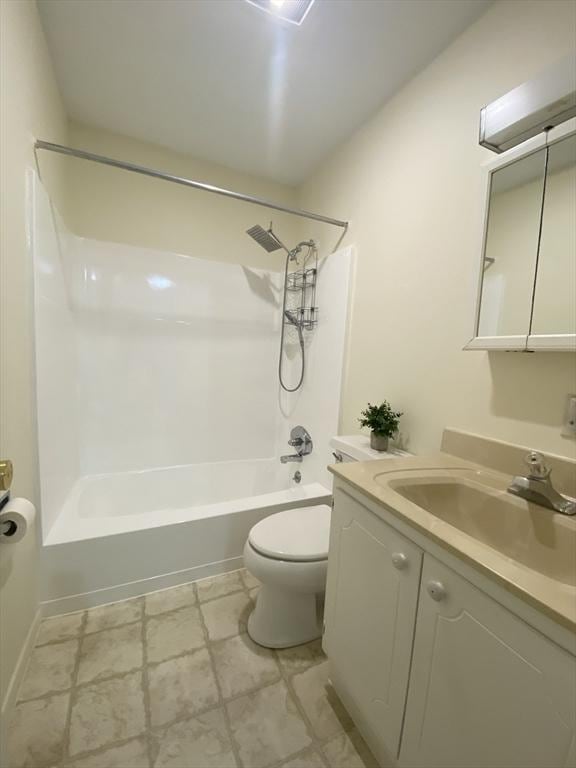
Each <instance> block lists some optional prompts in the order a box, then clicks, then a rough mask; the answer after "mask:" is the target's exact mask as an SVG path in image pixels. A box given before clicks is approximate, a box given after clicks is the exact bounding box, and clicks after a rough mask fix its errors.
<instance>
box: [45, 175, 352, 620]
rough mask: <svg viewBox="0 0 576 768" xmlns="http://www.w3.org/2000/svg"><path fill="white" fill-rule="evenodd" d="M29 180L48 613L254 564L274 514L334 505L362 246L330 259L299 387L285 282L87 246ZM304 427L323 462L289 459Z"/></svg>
mask: <svg viewBox="0 0 576 768" xmlns="http://www.w3.org/2000/svg"><path fill="white" fill-rule="evenodd" d="M30 186H31V195H30V209H31V218H30V244H31V251H32V258H33V263H34V274H35V295H36V299H35V319H36V375H37V418H38V435H39V460H40V478H41V527H42V536H43V544H44V546H43V567H44V577H43V590H44V591H43V596H42V598H43V602H44V606H43V608H44V613H45V614H51V613H61V612H64V611H68V610H75V609H77V608H82V607H85V606H90V605H97V604H100V603H104V602H110V601H111V600H117V599H122V598H126V597H130V596H133V595H137V594H142V593H144V592H148V591H151V590H153V589H159V588H162V587H164V586H171V585H174V584H178V583H182V582H187V581H190V580H191V579H193V578H199V577H201V576H204V575H211V574H214V573H221V572H225V571H227V570H230V569H233V568H237V567H239V565H240V564H241V559H240V558H241V554H242V548H243V545H244V542H245V540H246V537H247V535H248V531H249V530H250V528H251V526H252V525H254V524H255V523H256V522H257V521H258V520H260V519H262V518H263V517H265V516H266V515H268V514H271V513H272V512H275V511H278V510H280V509H285V508H287V507H291V506H302V505H306V504H315V503H322V502H326V500H327V498H328V496H329V495H330V491H329V488H330V481H329V479H328V475H327V473H326V469H325V467H326V465H327V464H328V463H329V462H330V460H331V453H330V448H329V439H330V437H331V436H332V435H333V434H335V433H336V431H337V426H338V413H339V399H340V387H341V379H342V369H343V359H344V345H345V335H346V317H347V309H348V293H349V284H350V279H351V265H352V254H351V252H350V249H345V250H341V251H339V252H338V253H336V254H333V255H331V256H330V257H328V258H327V259H325V260H324V261H322V262H321V264H320V268H319V280H318V292H317V303H318V306H319V308H320V314H319V323H318V327H317V328H316V329H315V330H314V331H313V332H312V333H311V334H307V350H306V352H307V371H306V379H305V383H304V386H303V387H302V389H301V390H300V391H298V392H296V393H293V394H289V393H285V392H282V391H281V390H280V388H279V385H278V380H277V363H278V344H279V331H280V314H281V297H282V290H281V289H282V274H281V273H279V272H275V271H269V272H268V271H264V270H256V269H252V268H248V267H246V266H240V265H237V264H231V263H225V262H216V261H213V260H206V259H203V258H197V257H190V256H183V255H179V254H175V253H170V252H162V251H153V250H148V249H145V248H140V247H133V246H127V245H120V244H116V243H104V242H98V241H94V240H88V239H83V238H79V237H76V236H74V235H72V234H70V233H69V232H67V231H66V229H65V227H64V226H63V225H62V223H61V221H60V220H59V218H58V216H57V214H56V213H55V212H54V210H53V208H52V206H51V203H50V201H49V199H48V197H47V194H46V192H45V190H44V188H43V186H42V184H41V183H40V182H39V180H38V178H37V177H36V176H35V175H31V185H30ZM243 235H244V233H242V232H239V233H238V237H239V238H241V237H243ZM297 351H298V350H297V338H296V337H294V338H289V339H288V344H287V348H286V357H285V371H286V376H287V378H288V377H292V376H294V377H295V376H297V373H298V371H297V370H296V369H297V368H298V363H299V360H298V356H297V354H295V353H296V352H297ZM299 423H302V424H304V425H305V426H306V428H307V429H308V430H309V431H310V433H311V434H312V437H313V439H314V452H313V454H312V455H311V456H309V457H306V458H305V459H304V461H303V462H302V463H301V464H287V465H281V464H280V461H279V456H280V454H281V453H287V452H290V449H289V447H288V446H287V439H288V437H289V433H290V429H291V427H293V426H295V425H296V424H299ZM296 469H298V470H300V472H301V473H302V481H301V482H300V483H296V482H295V480H294V479H293V476H294V473H295V470H296Z"/></svg>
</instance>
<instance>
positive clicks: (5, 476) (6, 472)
mask: <svg viewBox="0 0 576 768" xmlns="http://www.w3.org/2000/svg"><path fill="white" fill-rule="evenodd" d="M12 474H13V469H12V462H11V461H10V459H2V460H0V491H9V490H10V486H11V485H12Z"/></svg>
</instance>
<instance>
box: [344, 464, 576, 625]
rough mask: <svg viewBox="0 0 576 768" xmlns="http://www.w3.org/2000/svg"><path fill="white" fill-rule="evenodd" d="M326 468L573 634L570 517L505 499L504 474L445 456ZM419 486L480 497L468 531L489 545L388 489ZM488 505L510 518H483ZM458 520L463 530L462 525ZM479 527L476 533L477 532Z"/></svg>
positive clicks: (575, 528)
mask: <svg viewBox="0 0 576 768" xmlns="http://www.w3.org/2000/svg"><path fill="white" fill-rule="evenodd" d="M329 470H330V472H332V473H333V474H334V475H335V476H336V478H339V479H342V480H344V481H346V482H347V483H349V484H350V485H351V486H353V487H354V488H356V489H357V490H358V491H360V492H361V493H363V494H365V495H366V496H368V497H369V498H370V499H371V500H373V501H375V502H377V503H378V504H382V505H385V507H386V509H387V510H388V511H389V512H390V513H392V514H393V515H395V516H397V517H398V518H400V519H402V520H403V521H405V522H406V523H408V524H409V525H410V526H412V527H414V528H415V529H417V530H418V531H419V532H420V533H421V534H423V535H424V536H426V537H427V538H429V539H431V540H433V541H434V542H436V543H437V544H439V545H440V546H441V547H443V548H444V549H446V550H448V551H449V552H451V553H452V554H455V555H456V556H457V557H459V558H460V559H462V560H464V561H466V562H467V563H469V564H471V565H472V566H473V567H475V568H477V569H479V570H480V571H483V572H484V573H486V574H487V575H488V576H489V577H490V578H492V579H495V580H496V581H497V582H498V583H500V584H501V585H502V586H503V587H504V588H505V589H507V590H508V591H510V592H511V593H514V594H516V595H517V596H518V597H520V598H521V599H523V600H525V601H527V602H528V603H530V604H532V606H534V607H535V608H537V609H538V610H540V611H542V612H544V613H545V614H547V615H548V616H549V617H550V618H552V619H553V620H554V621H556V622H558V623H560V624H561V625H563V626H565V627H567V628H568V629H570V630H572V631H576V575H575V574H576V547H574V548H573V547H572V542H576V516H575V517H568V516H566V515H560V514H556V513H554V512H552V511H551V510H549V509H545V508H544V507H541V506H539V505H536V504H532V503H529V502H527V501H525V500H524V499H520V498H518V497H515V496H512V495H511V494H509V493H507V492H506V489H507V487H508V486H509V484H510V482H511V479H512V478H511V476H510V475H506V474H503V473H501V472H497V471H496V470H494V469H490V468H487V467H486V466H483V465H480V464H475V463H473V462H471V461H467V460H465V459H462V458H459V457H456V456H452V455H450V454H447V453H438V454H434V455H430V456H407V457H399V458H395V459H390V458H388V459H386V460H375V461H366V462H351V463H346V464H335V465H331V466H329ZM425 482H428V483H429V486H428V487H430V486H431V485H433V484H434V483H439V482H443V483H444V485H446V483H450V482H454V483H461V484H464V485H466V486H467V488H468V492H469V493H470V496H471V497H473V496H474V494H476V497H478V498H480V496H481V498H482V502H483V504H484V507H483V509H482V507H478V505H477V506H476V509H475V510H474V514H475V515H476V519H475V521H474V522H473V523H472V524H471V525H469V526H468V527H469V528H470V530H474V527H475V526H476V527H477V528H478V529H479V532H480V533H481V535H483V536H484V537H485V538H487V540H488V541H491V545H490V544H488V543H485V542H483V541H481V540H479V539H478V538H476V536H475V535H474V534H473V533H472V534H471V533H466V532H464V530H461V529H460V528H458V527H456V526H455V525H452V524H450V523H448V522H446V521H445V520H443V519H441V518H440V517H438V516H437V515H435V514H433V513H432V512H428V511H426V510H425V509H423V508H422V506H419V505H418V504H417V503H415V502H414V501H411V500H409V499H408V498H406V497H405V495H401V493H400V492H398V490H396V489H401V490H402V488H405V487H412V488H416V487H417V485H418V484H419V483H420V484H423V483H425ZM491 500H492V502H493V504H494V505H499V508H500V507H502V505H506V506H505V507H504V509H508V510H510V511H511V513H512V514H511V519H510V520H508V521H505V520H503V521H502V525H501V526H500V525H499V517H498V516H497V515H496V516H495V515H494V514H493V513H492V514H490V513H488V514H486V513H485V510H486V509H487V508H488V507H489V506H490V503H491ZM483 510H484V511H483ZM478 513H480V514H478ZM458 514H459V515H460V518H462V517H465V516H466V514H467V513H466V511H465V505H464V511H459V513H458ZM463 522H464V523H465V525H464V527H466V523H467V521H466V520H464V521H463ZM485 522H486V526H485V525H484V523H485ZM461 523H462V520H460V521H459V524H461ZM489 526H490V528H489V530H488V527H489ZM481 528H483V529H484V530H482V531H480V529H481ZM496 547H498V548H496ZM514 547H515V548H516V550H517V551H519V553H520V556H521V559H522V558H524V559H525V560H527V561H528V562H530V558H531V557H532V556H533V555H532V554H531V553H532V552H534V553H535V554H534V557H535V558H539V566H538V567H540V565H542V563H544V565H545V566H546V567H545V569H544V570H546V568H547V569H548V571H549V574H548V575H544V574H543V573H541V572H540V571H538V570H535V569H533V568H531V567H529V566H528V565H527V564H524V563H522V562H521V561H520V560H517V559H515V558H514V557H511V556H509V555H508V554H505V552H506V550H507V548H514ZM500 548H501V549H502V551H500ZM560 561H562V563H564V564H565V566H566V567H565V570H564V571H561V570H560V566H559V567H558V569H557V568H556V564H557V562H560ZM556 573H558V574H559V575H558V577H556ZM550 574H552V575H550Z"/></svg>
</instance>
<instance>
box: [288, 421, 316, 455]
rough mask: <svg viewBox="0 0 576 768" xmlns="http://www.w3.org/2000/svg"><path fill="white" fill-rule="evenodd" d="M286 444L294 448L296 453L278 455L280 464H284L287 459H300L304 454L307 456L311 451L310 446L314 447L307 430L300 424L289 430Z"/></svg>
mask: <svg viewBox="0 0 576 768" xmlns="http://www.w3.org/2000/svg"><path fill="white" fill-rule="evenodd" d="M288 445H291V446H292V447H293V448H296V453H292V454H290V455H289V456H280V461H281V462H282V464H286V463H287V462H289V461H302V459H303V458H304V456H308V454H309V453H312V448H313V447H314V444H313V443H312V438H311V437H310V435H309V433H308V431H307V430H306V429H304V427H300V426H298V427H294V428H293V429H292V430H291V431H290V440H288Z"/></svg>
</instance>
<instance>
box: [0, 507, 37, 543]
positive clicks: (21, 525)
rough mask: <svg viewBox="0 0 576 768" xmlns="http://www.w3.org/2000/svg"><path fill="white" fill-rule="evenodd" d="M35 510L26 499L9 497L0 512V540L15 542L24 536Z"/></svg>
mask: <svg viewBox="0 0 576 768" xmlns="http://www.w3.org/2000/svg"><path fill="white" fill-rule="evenodd" d="M35 516H36V510H35V508H34V504H32V502H31V501H28V499H10V501H9V502H8V503H7V504H6V505H5V506H4V507H2V511H1V512H0V542H3V543H5V544H16V543H17V542H18V541H20V540H21V539H23V538H24V536H26V531H27V530H28V527H29V526H30V525H32V523H33V522H34V517H35Z"/></svg>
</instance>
